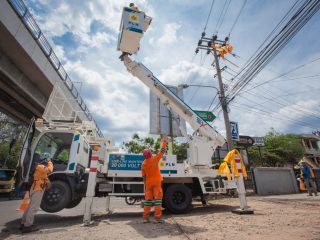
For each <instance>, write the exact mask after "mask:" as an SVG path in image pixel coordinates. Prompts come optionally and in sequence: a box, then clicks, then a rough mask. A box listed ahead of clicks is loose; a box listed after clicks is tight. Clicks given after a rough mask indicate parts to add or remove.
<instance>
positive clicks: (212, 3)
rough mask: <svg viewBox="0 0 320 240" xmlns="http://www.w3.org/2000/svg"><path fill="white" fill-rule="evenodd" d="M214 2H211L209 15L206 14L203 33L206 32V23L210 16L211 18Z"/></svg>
mask: <svg viewBox="0 0 320 240" xmlns="http://www.w3.org/2000/svg"><path fill="white" fill-rule="evenodd" d="M214 1H215V0H212V2H211V6H210V11H209V14H208V17H207V21H206V24H205V26H204V29H203V32H204V33H205V32H206V29H207V25H208V22H209V19H210V16H211V12H212V7H213V5H214Z"/></svg>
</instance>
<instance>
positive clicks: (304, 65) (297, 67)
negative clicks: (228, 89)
mask: <svg viewBox="0 0 320 240" xmlns="http://www.w3.org/2000/svg"><path fill="white" fill-rule="evenodd" d="M319 60H320V57H318V58H315V59H313V60H311V61H309V62H307V63H304V64H301V65H299V66H296V67H294V68H292V69H290V70H289V71H287V72H285V73H281V74H280V75H278V76H276V77H274V78H271V79H269V80H267V81H264V82H263V83H260V84H257V85H255V86H254V87H252V88H250V89H248V90H246V91H244V93H245V92H248V91H251V90H253V89H255V88H257V87H260V86H262V85H265V84H267V83H269V82H272V81H274V80H276V79H278V78H281V77H283V76H286V75H288V74H289V73H293V72H295V71H297V70H299V69H301V68H304V67H306V66H307V65H309V64H311V63H314V62H316V61H319Z"/></svg>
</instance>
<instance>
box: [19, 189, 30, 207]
mask: <svg viewBox="0 0 320 240" xmlns="http://www.w3.org/2000/svg"><path fill="white" fill-rule="evenodd" d="M29 202H30V198H29V191H27V192H26V194H25V195H24V198H23V200H22V203H21V205H20V207H19V208H18V209H16V211H20V212H24V210H26V208H27V207H28V205H29Z"/></svg>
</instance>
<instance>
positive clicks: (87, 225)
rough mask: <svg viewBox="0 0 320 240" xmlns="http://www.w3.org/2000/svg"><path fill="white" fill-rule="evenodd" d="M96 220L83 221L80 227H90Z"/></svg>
mask: <svg viewBox="0 0 320 240" xmlns="http://www.w3.org/2000/svg"><path fill="white" fill-rule="evenodd" d="M93 223H94V221H85V222H83V223H82V224H81V225H80V227H89V226H91V225H93Z"/></svg>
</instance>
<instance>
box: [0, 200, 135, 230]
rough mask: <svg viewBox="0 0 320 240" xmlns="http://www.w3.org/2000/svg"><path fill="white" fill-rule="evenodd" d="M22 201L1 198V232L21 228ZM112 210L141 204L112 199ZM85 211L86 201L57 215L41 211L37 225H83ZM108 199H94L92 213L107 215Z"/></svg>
mask: <svg viewBox="0 0 320 240" xmlns="http://www.w3.org/2000/svg"><path fill="white" fill-rule="evenodd" d="M21 202H22V200H9V199H8V198H7V197H3V196H1V197H0V213H1V214H0V215H1V217H0V232H3V231H6V229H13V228H15V226H17V227H18V226H19V223H20V219H21V216H22V214H23V213H22V212H19V211H16V209H17V208H18V207H19V206H20V204H21ZM110 208H111V210H112V209H123V208H126V209H127V208H136V209H139V204H138V203H136V204H135V205H133V206H129V205H127V204H126V203H125V201H124V198H111V203H110ZM84 209H85V204H84V201H81V203H80V204H79V205H78V206H76V207H75V208H72V209H64V210H62V211H60V212H57V213H47V212H44V211H42V210H41V209H40V210H39V211H38V213H37V215H36V218H35V224H37V225H40V226H43V227H45V226H46V225H47V223H48V224H51V223H53V222H55V221H61V220H66V219H67V220H68V221H71V222H72V221H73V222H74V223H75V224H81V223H82V220H83V213H84ZM105 209H106V198H94V202H93V209H92V212H93V213H94V214H97V213H98V214H103V213H106V211H105Z"/></svg>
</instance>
